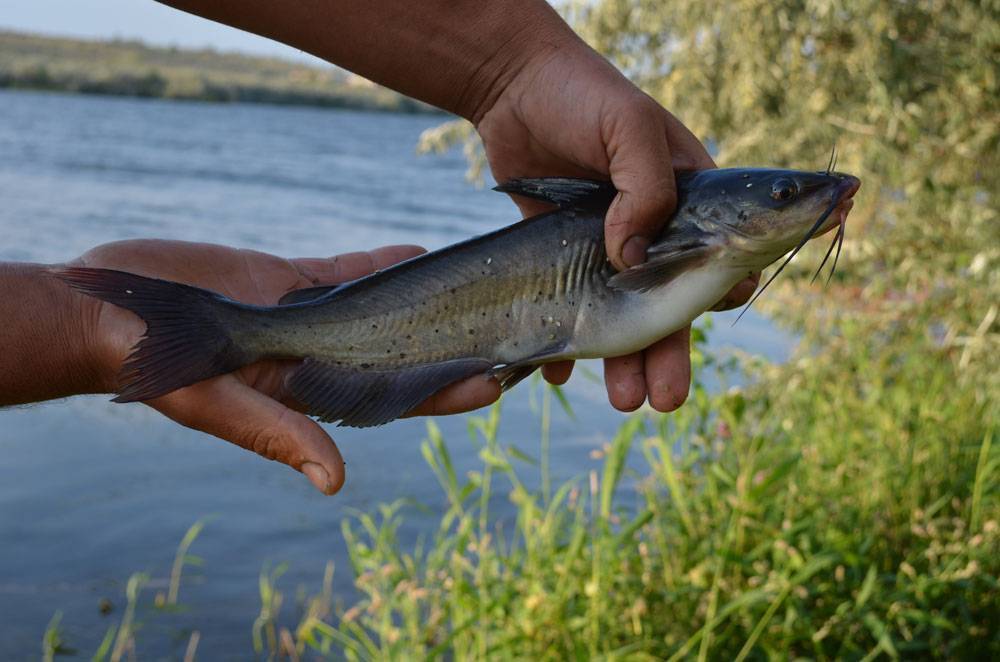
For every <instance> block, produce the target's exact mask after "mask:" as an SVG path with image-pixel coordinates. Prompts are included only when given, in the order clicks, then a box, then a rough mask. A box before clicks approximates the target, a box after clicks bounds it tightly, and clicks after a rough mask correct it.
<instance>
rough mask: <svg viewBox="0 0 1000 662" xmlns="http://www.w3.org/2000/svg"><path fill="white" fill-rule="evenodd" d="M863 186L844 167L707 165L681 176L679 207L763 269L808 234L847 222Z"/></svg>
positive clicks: (745, 260)
mask: <svg viewBox="0 0 1000 662" xmlns="http://www.w3.org/2000/svg"><path fill="white" fill-rule="evenodd" d="M860 186H861V182H860V180H859V179H858V178H857V177H853V176H851V175H848V174H844V173H839V172H824V171H821V172H807V171H800V170H783V169H775V168H727V169H718V170H703V171H699V172H697V173H692V174H690V175H687V176H683V177H679V178H678V194H679V198H680V199H679V207H678V209H679V213H684V214H686V215H688V217H689V218H691V219H692V220H693V221H694V222H695V223H696V224H697V225H698V226H699V228H700V229H701V230H702V231H704V232H707V233H710V234H713V235H715V236H716V237H717V238H719V239H721V240H722V241H723V243H725V244H726V245H727V246H728V247H729V249H730V250H729V251H728V252H729V253H730V254H731V255H739V256H741V258H742V259H741V260H740V262H741V263H744V265H745V266H747V267H750V268H754V269H761V268H763V267H765V266H767V265H768V264H770V263H771V262H773V261H774V260H776V259H777V258H779V257H780V256H782V255H784V254H785V253H787V252H788V251H789V250H791V249H793V248H795V247H796V246H797V245H799V244H800V243H801V242H803V241H804V239H805V238H807V237H808V238H811V237H812V236H815V235H818V234H821V233H823V232H826V231H827V230H829V229H831V228H833V227H835V226H837V225H839V224H842V223H843V221H844V219H845V218H846V215H847V212H848V211H850V209H851V206H852V205H853V202H852V200H851V198H852V197H853V196H854V194H855V193H856V192H857V190H858V188H859V187H860ZM820 219H822V221H821V220H820ZM741 266H743V265H741Z"/></svg>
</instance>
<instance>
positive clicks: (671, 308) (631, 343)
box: [570, 264, 746, 358]
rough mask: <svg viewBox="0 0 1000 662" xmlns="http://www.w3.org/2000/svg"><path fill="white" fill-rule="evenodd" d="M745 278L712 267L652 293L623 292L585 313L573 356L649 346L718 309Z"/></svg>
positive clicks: (615, 353)
mask: <svg viewBox="0 0 1000 662" xmlns="http://www.w3.org/2000/svg"><path fill="white" fill-rule="evenodd" d="M745 276H746V272H745V271H742V270H739V271H737V270H734V269H723V268H720V267H719V266H718V264H709V265H705V266H704V267H702V268H701V269H697V270H694V271H689V272H687V273H685V274H683V275H681V276H679V277H677V278H676V279H675V280H673V281H671V282H670V283H669V284H667V285H664V286H663V287H659V288H655V289H653V290H650V291H649V292H622V293H620V294H619V295H618V296H616V297H614V298H613V299H607V300H606V301H605V302H603V305H600V306H597V305H595V306H594V307H593V308H591V309H587V310H585V311H581V314H580V316H579V318H578V319H577V324H576V328H575V330H574V334H573V340H572V342H571V348H570V352H571V353H572V354H573V355H574V356H576V357H579V358H598V357H608V356H621V355H623V354H630V353H632V352H635V351H638V350H640V349H643V348H646V347H648V346H650V345H651V344H653V343H654V342H656V341H657V340H660V339H661V338H664V337H666V336H668V335H670V334H671V333H673V332H674V331H676V330H678V329H681V328H683V327H684V326H686V325H687V324H689V323H690V322H691V321H692V320H694V319H695V318H696V317H698V316H699V315H701V314H702V313H703V312H705V311H706V310H708V309H709V308H711V307H712V306H714V305H715V304H716V303H717V302H718V301H719V300H720V299H722V297H723V296H724V295H725V294H726V292H728V291H729V290H730V289H731V288H732V287H733V285H735V284H736V283H738V282H739V281H740V280H741V279H742V278H743V277H745Z"/></svg>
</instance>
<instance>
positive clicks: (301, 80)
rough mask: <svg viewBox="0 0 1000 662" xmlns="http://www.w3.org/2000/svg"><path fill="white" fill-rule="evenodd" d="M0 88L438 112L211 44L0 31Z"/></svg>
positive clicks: (323, 73) (335, 73) (305, 67)
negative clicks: (196, 46)
mask: <svg viewBox="0 0 1000 662" xmlns="http://www.w3.org/2000/svg"><path fill="white" fill-rule="evenodd" d="M0 88H13V89H30V90H45V91H56V92H70V93H81V94H105V95H116V96H129V97H147V98H164V99H183V100H197V101H211V102H246V103H268V104H280V105H296V106H320V107H331V108H353V109H359V110H385V111H395V112H405V113H427V112H438V111H437V110H436V109H434V108H432V107H430V106H427V105H425V104H422V103H420V102H418V101H414V100H413V99H409V98H407V97H405V96H402V95H400V94H396V93H395V92H392V91H391V90H387V89H385V88H382V87H379V86H377V85H374V84H372V83H369V82H368V81H365V80H363V79H360V78H357V77H353V76H351V75H350V74H347V73H345V72H343V71H340V70H338V69H335V68H333V67H322V66H311V65H309V64H304V63H297V62H292V61H288V60H283V59H281V58H272V57H255V56H249V55H243V54H238V53H221V52H217V51H214V50H210V49H204V50H186V49H178V48H161V47H153V46H148V45H146V44H143V43H141V42H137V41H121V40H115V41H107V42H102V41H88V40H82V39H66V38H57V37H45V36H40V35H31V34H22V33H16V32H3V31H0Z"/></svg>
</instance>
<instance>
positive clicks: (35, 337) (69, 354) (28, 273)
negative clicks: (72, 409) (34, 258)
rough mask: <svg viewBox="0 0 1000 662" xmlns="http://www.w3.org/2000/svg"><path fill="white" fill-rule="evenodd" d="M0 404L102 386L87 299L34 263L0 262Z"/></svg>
mask: <svg viewBox="0 0 1000 662" xmlns="http://www.w3.org/2000/svg"><path fill="white" fill-rule="evenodd" d="M0 294H2V297H0V318H2V319H3V320H4V324H3V325H2V327H0V343H2V346H3V350H4V351H3V352H2V353H0V405H11V404H24V403H28V402H37V401H40V400H49V399H52V398H60V397H66V396H70V395H75V394H78V393H95V392H98V391H100V390H102V386H103V385H102V382H101V378H100V371H99V370H98V365H97V363H96V362H95V361H94V353H93V351H92V349H91V348H92V344H91V342H90V340H91V329H92V328H93V327H91V326H90V325H89V324H88V323H87V318H88V316H89V313H88V310H87V308H88V304H86V303H85V302H83V301H82V300H81V299H82V297H80V296H79V295H76V294H75V293H73V292H72V291H71V290H70V289H69V288H68V287H67V286H66V285H64V284H63V283H61V282H60V281H59V280H58V279H56V278H54V277H53V276H52V274H51V273H50V272H49V269H48V268H47V267H45V266H44V265H40V264H22V263H4V264H0Z"/></svg>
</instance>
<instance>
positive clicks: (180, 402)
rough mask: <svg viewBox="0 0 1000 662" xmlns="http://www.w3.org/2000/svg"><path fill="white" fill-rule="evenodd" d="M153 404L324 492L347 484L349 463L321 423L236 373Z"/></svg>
mask: <svg viewBox="0 0 1000 662" xmlns="http://www.w3.org/2000/svg"><path fill="white" fill-rule="evenodd" d="M149 404H150V405H151V406H153V407H155V408H156V409H157V410H159V411H160V412H162V413H163V414H166V415H167V416H169V417H170V418H172V419H174V420H175V421H177V422H178V423H180V424H182V425H185V426H187V427H189V428H194V429H195V430H201V431H202V432H207V433H208V434H211V435H213V436H216V437H219V438H220V439H224V440H226V441H228V442H231V443H234V444H236V445H237V446H240V447H242V448H245V449H247V450H249V451H253V452H254V453H257V454H258V455H261V456H263V457H266V458H268V459H269V460H275V461H277V462H281V463H283V464H287V465H288V466H290V467H292V468H293V469H296V470H298V471H301V472H302V473H303V474H305V475H306V477H307V478H308V479H309V481H310V482H311V483H312V484H313V485H314V486H315V487H316V489H318V490H319V491H320V492H322V493H323V494H334V493H336V492H337V491H338V490H339V489H340V488H341V486H343V484H344V460H343V458H342V457H341V455H340V451H339V450H338V449H337V446H336V444H334V442H333V439H331V438H330V436H329V435H328V434H327V433H326V432H325V431H324V430H323V428H321V427H320V426H319V424H318V423H316V422H315V421H313V420H312V419H311V418H309V417H308V416H305V415H304V414H300V413H299V412H297V411H294V410H292V409H289V408H288V407H286V406H285V405H283V404H281V403H280V402H278V401H277V400H274V399H272V398H270V397H268V396H266V395H264V394H262V393H259V392H258V391H255V390H254V389H252V388H250V387H249V386H247V385H246V384H244V383H242V382H241V381H240V380H239V379H237V378H236V377H234V376H233V375H224V376H222V377H218V378H216V379H210V380H208V381H205V382H200V383H198V384H194V385H192V386H188V387H186V388H183V389H180V390H178V391H174V392H173V393H170V394H168V395H165V396H163V397H162V398H157V399H156V400H153V401H151V402H150V403H149Z"/></svg>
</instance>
